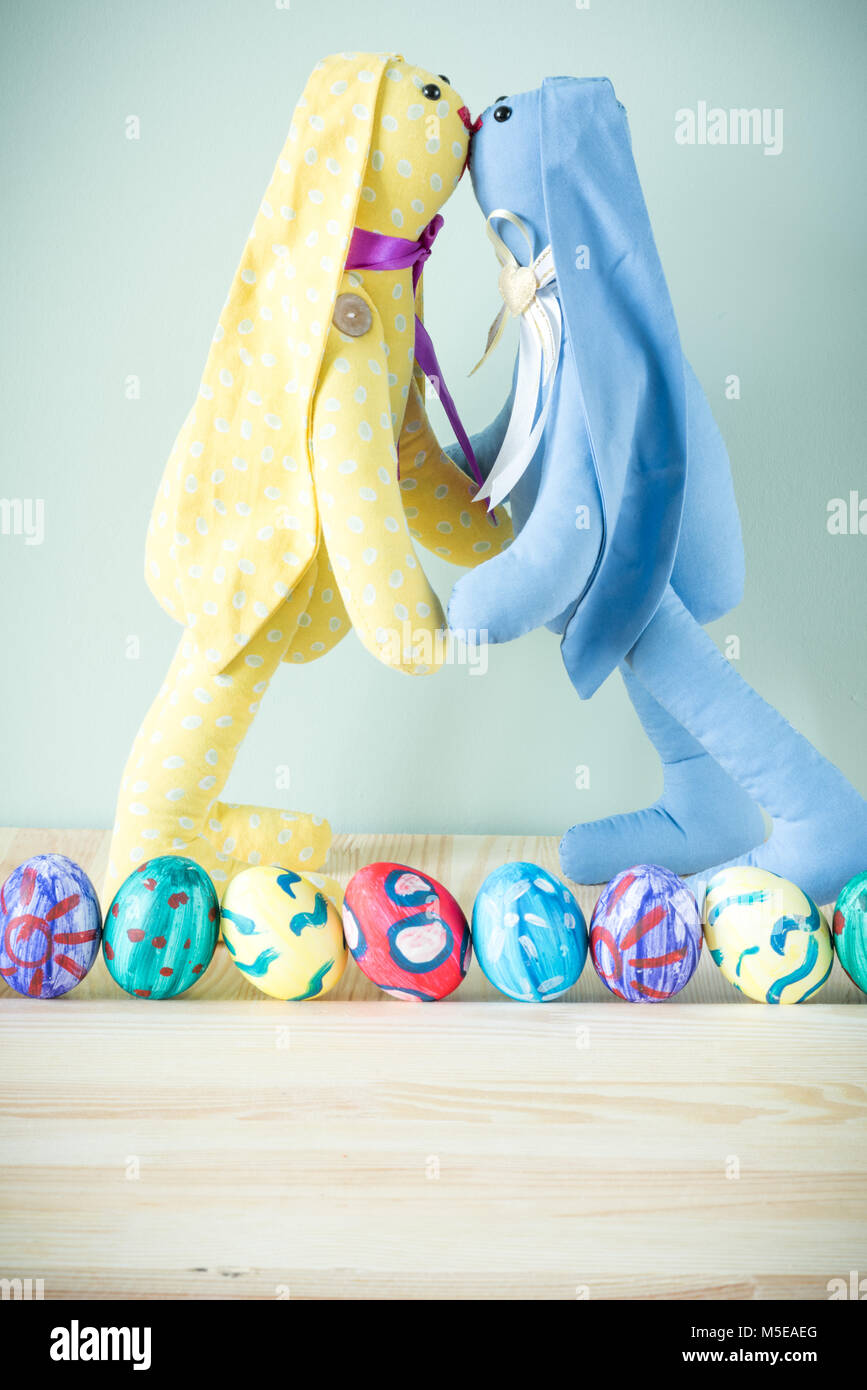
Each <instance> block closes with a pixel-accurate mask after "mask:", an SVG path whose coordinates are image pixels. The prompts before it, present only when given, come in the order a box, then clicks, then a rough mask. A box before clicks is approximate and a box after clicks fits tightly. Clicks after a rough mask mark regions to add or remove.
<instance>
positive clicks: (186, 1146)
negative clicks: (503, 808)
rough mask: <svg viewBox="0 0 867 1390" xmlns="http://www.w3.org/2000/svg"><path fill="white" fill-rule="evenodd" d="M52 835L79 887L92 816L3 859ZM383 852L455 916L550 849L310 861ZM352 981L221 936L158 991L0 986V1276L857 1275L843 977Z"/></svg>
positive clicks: (497, 1278)
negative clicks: (445, 894)
mask: <svg viewBox="0 0 867 1390" xmlns="http://www.w3.org/2000/svg"><path fill="white" fill-rule="evenodd" d="M49 849H52V850H58V851H60V852H62V853H66V854H69V855H70V856H71V857H72V858H75V859H77V860H78V861H79V862H80V863H82V864H83V865H84V867H85V868H87V869H88V871H89V872H90V873H91V874H92V875H93V876H94V878H95V880H96V881H97V882H98V881H99V879H100V877H101V870H102V866H103V864H104V859H105V850H106V836H105V835H104V834H103V833H102V832H98V831H75V832H73V831H65V832H60V831H59V832H56V833H55V832H49V831H2V832H0V855H2V860H3V863H2V867H0V873H2V874H3V875H5V874H6V873H7V872H8V871H9V870H10V869H11V868H12V867H13V866H14V864H15V863H18V862H20V861H21V860H22V859H24V858H27V857H28V855H30V854H33V853H36V852H38V851H45V850H49ZM383 858H394V859H397V860H401V861H405V862H409V863H411V864H414V865H416V866H418V867H420V868H422V869H425V870H427V871H429V872H430V873H432V874H434V875H435V876H436V877H438V878H440V879H442V880H443V881H444V882H445V883H446V884H447V885H448V886H449V888H450V889H451V890H452V891H453V892H454V893H455V895H456V896H457V897H458V898H459V899H460V901H461V902H462V903H463V905H464V908H465V909H467V908H469V907H470V906H471V904H472V899H473V896H474V893H475V891H476V888H477V887H478V884H479V883H480V881H481V879H482V878H483V877H484V875H485V874H486V873H487V872H488V871H489V870H490V869H491V868H493V867H495V866H496V865H497V864H499V863H501V862H503V861H504V860H505V859H508V858H529V859H532V860H535V861H536V862H539V863H542V864H545V865H547V866H548V867H549V868H552V869H556V845H555V842H554V841H553V840H549V839H533V838H526V839H521V838H512V839H510V838H507V837H482V836H480V837H466V838H456V839H447V838H443V837H435V836H430V837H425V836H401V835H395V836H344V837H340V838H339V840H338V842H337V845H336V849H335V855H334V863H333V865H332V868H333V869H334V870H335V871H336V872H337V874H338V876H340V877H341V878H343V879H344V880H345V878H346V877H348V875H349V874H350V873H351V872H352V871H353V870H354V869H355V868H357V867H359V866H360V865H361V864H362V863H364V862H367V861H369V860H372V859H383ZM580 896H581V900H582V906H584V908H585V910H588V909H589V908H590V906H592V901H593V897H594V894H593V891H592V890H581V891H580ZM708 967H709V968H708ZM844 978H845V977H844ZM374 993H375V991H373V990H372V988H371V987H370V986H369V985H368V983H367V981H365V980H364V978H363V977H362V976H361V975H360V972H358V971H357V970H355V969H354V968H351V972H348V977H347V978H346V979H345V981H344V983H343V987H342V989H341V991H340V994H341V995H342V997H339V998H337V999H336V1000H331V999H329V1000H328V1001H322V1002H321V1003H318V1004H317V1003H309V1004H294V1005H292V1004H282V1003H280V1002H278V1001H275V1000H269V999H267V998H266V997H265V996H263V995H259V994H258V993H256V992H255V991H253V990H252V989H251V987H250V986H249V985H247V984H246V983H245V982H244V980H243V979H242V978H241V976H240V975H239V974H238V972H237V971H236V970H235V968H234V967H233V966H232V965H231V962H230V961H229V960H228V959H227V958H226V953H225V952H224V951H223V952H221V955H220V957H219V959H218V960H217V961H216V962H215V964H214V966H213V967H212V969H211V970H210V971H209V972H208V974H207V976H206V977H205V979H204V980H203V981H202V982H201V983H200V984H198V985H197V986H196V987H195V988H194V989H193V990H192V991H190V993H189V994H187V995H185V996H184V997H183V998H181V999H178V1000H169V1001H164V1002H151V1001H143V1000H133V999H129V998H127V997H126V996H125V995H123V994H122V993H121V992H120V991H119V990H117V989H116V987H115V986H114V985H113V983H112V982H111V981H110V979H109V978H108V977H107V976H106V975H104V974H103V973H102V972H101V971H100V973H99V974H97V972H96V971H94V972H93V978H92V979H88V980H87V981H85V983H84V985H83V986H81V987H80V988H79V989H78V990H76V991H75V992H74V993H73V994H71V995H68V996H66V997H64V998H63V999H60V1000H54V1001H47V1002H44V1003H43V1002H41V1001H31V1000H25V999H20V998H19V997H17V996H15V995H12V994H10V993H9V992H8V991H7V992H6V993H5V995H4V997H2V998H0V1058H2V1064H0V1065H2V1081H0V1276H2V1277H5V1278H12V1277H21V1278H28V1277H30V1278H34V1279H36V1278H42V1279H44V1280H45V1296H46V1297H47V1298H53V1297H54V1298H56V1297H64V1296H67V1297H88V1298H97V1299H105V1298H124V1297H144V1298H160V1297H167V1296H169V1297H176V1298H190V1299H196V1298H226V1299H232V1298H279V1297H285V1296H287V1292H288V1296H291V1297H293V1298H305V1297H346V1298H352V1297H372V1296H386V1297H420V1298H439V1297H466V1298H475V1297H488V1298H491V1297H493V1298H528V1297H531V1298H538V1297H547V1298H567V1299H574V1298H576V1297H584V1296H589V1297H591V1298H604V1297H619V1298H630V1297H664V1298H688V1299H700V1298H717V1297H723V1298H731V1299H744V1298H767V1297H784V1298H823V1297H827V1283H828V1280H829V1279H832V1278H836V1277H841V1276H842V1277H844V1278H848V1275H849V1271H850V1270H853V1269H854V1270H860V1272H861V1273H862V1274H867V1195H865V1194H867V1084H865V1078H867V1067H865V1062H867V1027H865V1023H867V1014H865V1013H864V1011H863V1009H862V1008H861V1007H860V1006H859V1005H857V1004H856V1003H855V998H857V999H860V998H861V996H855V998H853V1002H852V1003H847V1002H845V1001H846V1000H847V999H849V998H850V997H852V996H850V994H849V991H848V989H847V986H846V985H845V984H844V983H843V982H842V981H840V980H839V979H835V980H834V981H833V983H832V985H829V987H828V988H827V989H826V990H825V991H824V993H823V994H822V996H820V1000H819V1001H818V1002H816V1003H810V1004H807V1005H805V1006H802V1007H790V1008H772V1007H767V1006H760V1005H755V1004H750V1003H745V1002H744V1001H742V1000H741V999H740V997H739V996H738V995H737V994H736V992H735V991H734V990H731V989H730V988H729V987H728V986H727V985H726V983H725V981H724V980H723V979H722V977H721V976H720V975H719V973H718V972H717V971H716V970H715V967H714V966H713V965H712V963H711V962H710V961H707V960H706V961H705V962H703V965H702V968H701V971H700V973H699V976H698V977H697V978H696V980H694V981H693V983H692V984H691V985H690V986H689V987H688V990H687V991H684V995H686V996H687V998H684V995H681V996H680V997H679V998H678V1000H676V1001H673V1002H671V1003H670V1004H664V1005H653V1006H644V1007H642V1006H630V1005H624V1004H620V1003H619V1002H617V1001H616V1000H613V999H611V997H610V996H606V995H605V993H604V991H602V990H601V989H600V988H599V987H598V982H596V981H595V980H594V979H592V978H591V971H590V970H588V971H585V974H584V976H583V977H582V979H581V981H580V982H579V985H578V987H577V995H578V1001H579V1002H554V1003H551V1004H548V1005H520V1004H513V1003H510V1002H509V1001H507V1000H505V999H503V998H502V996H498V995H495V994H494V993H493V991H491V990H489V989H488V987H487V985H486V983H485V982H484V981H483V980H482V979H481V978H480V976H479V975H478V973H475V972H474V974H473V975H472V976H470V977H468V980H467V981H466V982H465V984H464V985H463V986H462V988H461V990H460V991H459V992H458V994H457V995H455V996H453V999H452V1000H450V1001H445V1002H443V1003H442V1004H438V1005H436V1006H434V1007H430V1008H422V1007H415V1006H412V1005H406V1004H400V1003H398V1002H397V1001H392V1000H385V999H383V998H382V997H381V996H380V997H378V998H376V999H371V997H370V996H371V994H374ZM852 993H853V995H854V991H853V992H852ZM597 1001H598V1002H597ZM826 1001H830V1002H826ZM326 1003H328V1007H325V1005H326ZM727 1004H736V1005H737V1007H736V1008H734V1009H732V1008H728V1007H725V1005H727Z"/></svg>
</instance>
